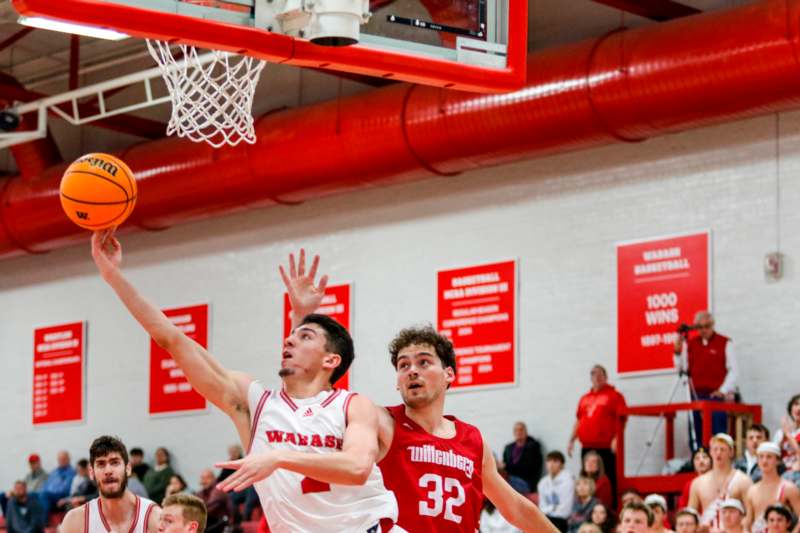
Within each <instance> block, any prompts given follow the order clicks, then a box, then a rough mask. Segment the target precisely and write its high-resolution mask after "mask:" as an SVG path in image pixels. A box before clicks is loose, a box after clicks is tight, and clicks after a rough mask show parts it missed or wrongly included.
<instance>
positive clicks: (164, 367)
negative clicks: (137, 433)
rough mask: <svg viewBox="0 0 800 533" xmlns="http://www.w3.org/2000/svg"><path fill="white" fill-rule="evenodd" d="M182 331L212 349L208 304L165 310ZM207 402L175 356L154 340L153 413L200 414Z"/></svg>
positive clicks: (151, 346) (151, 408) (152, 357)
mask: <svg viewBox="0 0 800 533" xmlns="http://www.w3.org/2000/svg"><path fill="white" fill-rule="evenodd" d="M164 314H165V315H167V317H169V319H170V320H172V323H173V324H175V325H176V326H177V327H178V329H180V330H181V331H183V332H184V333H185V334H186V335H187V336H188V337H189V338H191V339H193V340H194V341H196V342H197V343H198V344H199V345H200V346H202V347H203V348H208V304H202V305H195V306H191V307H180V308H176V309H165V310H164ZM205 408H206V399H205V398H203V397H202V396H200V394H198V393H197V391H195V390H194V389H193V388H192V386H191V385H190V384H189V381H188V380H187V379H186V376H185V375H184V373H183V370H181V369H180V368H178V365H177V363H176V362H175V360H174V359H173V358H172V356H171V355H170V354H169V353H168V352H167V351H166V350H164V349H163V348H161V346H159V345H158V344H156V342H155V341H154V340H153V339H150V414H151V415H162V414H167V413H181V412H187V411H199V410H203V409H205Z"/></svg>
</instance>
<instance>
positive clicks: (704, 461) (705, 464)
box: [678, 446, 711, 508]
mask: <svg viewBox="0 0 800 533" xmlns="http://www.w3.org/2000/svg"><path fill="white" fill-rule="evenodd" d="M692 466H694V470H693V472H694V476H693V477H692V479H690V480H689V481H687V482H686V485H684V486H683V492H682V493H681V496H680V498H678V507H679V508H684V507H686V506H687V505H689V491H690V490H691V488H692V481H694V480H695V478H697V476H699V475H701V474H705V473H706V472H708V471H709V470H711V456H710V455H709V454H708V450H706V449H705V448H703V447H702V446H701V447H700V448H697V449H696V450H695V451H694V453H693V454H692Z"/></svg>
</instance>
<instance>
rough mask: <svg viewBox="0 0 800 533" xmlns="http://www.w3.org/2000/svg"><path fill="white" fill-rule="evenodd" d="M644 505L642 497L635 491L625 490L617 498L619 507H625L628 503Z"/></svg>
mask: <svg viewBox="0 0 800 533" xmlns="http://www.w3.org/2000/svg"><path fill="white" fill-rule="evenodd" d="M634 502H636V503H644V499H643V498H642V495H641V494H640V493H639V491H638V490H636V489H626V490H624V491H623V492H622V495H620V497H619V504H620V507H625V506H626V505H628V504H630V503H634Z"/></svg>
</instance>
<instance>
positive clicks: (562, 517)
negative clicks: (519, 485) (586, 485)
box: [537, 451, 575, 532]
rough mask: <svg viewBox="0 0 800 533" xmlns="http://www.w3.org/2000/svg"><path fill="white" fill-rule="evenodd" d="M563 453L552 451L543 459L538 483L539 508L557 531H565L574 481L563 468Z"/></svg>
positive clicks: (572, 496) (570, 509) (570, 508)
mask: <svg viewBox="0 0 800 533" xmlns="http://www.w3.org/2000/svg"><path fill="white" fill-rule="evenodd" d="M564 462H565V459H564V454H563V453H561V452H558V451H553V452H550V453H548V454H547V457H546V460H545V468H546V469H547V475H545V476H544V477H543V478H542V479H541V480H540V481H539V485H538V487H537V488H538V492H539V509H541V511H542V512H543V513H544V514H545V515H547V518H548V519H550V521H551V522H552V523H553V525H554V526H556V527H557V528H558V530H559V531H562V532H565V531H567V518H568V517H569V515H570V513H571V512H572V502H573V499H574V494H575V483H574V481H573V480H572V476H571V475H570V473H569V472H567V471H566V470H565V469H564Z"/></svg>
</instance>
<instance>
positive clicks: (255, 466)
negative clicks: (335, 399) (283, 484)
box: [215, 395, 378, 492]
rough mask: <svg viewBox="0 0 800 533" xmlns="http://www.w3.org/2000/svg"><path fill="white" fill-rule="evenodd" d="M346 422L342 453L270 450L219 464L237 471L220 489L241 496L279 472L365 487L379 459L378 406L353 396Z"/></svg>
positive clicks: (360, 397)
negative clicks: (254, 485) (285, 471)
mask: <svg viewBox="0 0 800 533" xmlns="http://www.w3.org/2000/svg"><path fill="white" fill-rule="evenodd" d="M347 419H348V422H347V429H346V430H345V432H344V442H343V444H342V451H340V452H333V453H310V452H298V451H293V450H269V451H266V452H262V453H259V454H252V455H249V456H247V457H245V458H244V459H239V460H238V461H229V462H225V463H217V464H216V465H215V466H216V467H217V468H231V469H234V470H236V472H234V473H233V474H231V475H230V476H228V478H227V479H226V480H225V481H223V482H222V483H220V484H219V485H217V487H218V488H219V489H220V490H223V491H225V492H230V491H231V490H235V491H237V492H239V491H242V490H244V489H246V488H247V487H249V486H250V485H252V484H253V483H255V482H257V481H261V480H262V479H265V478H267V477H269V476H270V475H271V474H272V473H273V472H274V471H275V470H277V469H279V468H284V469H286V470H291V471H292V472H297V473H298V474H301V475H303V476H305V477H308V478H312V479H314V480H316V481H321V482H323V483H334V484H337V485H363V484H364V483H366V481H367V478H368V477H369V474H370V472H371V471H372V467H373V466H374V465H375V461H376V459H377V456H378V418H377V413H376V410H375V405H374V404H373V403H372V402H371V401H370V400H369V399H368V398H366V397H364V396H361V395H357V396H353V397H352V399H351V401H350V404H349V408H348V412H347Z"/></svg>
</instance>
